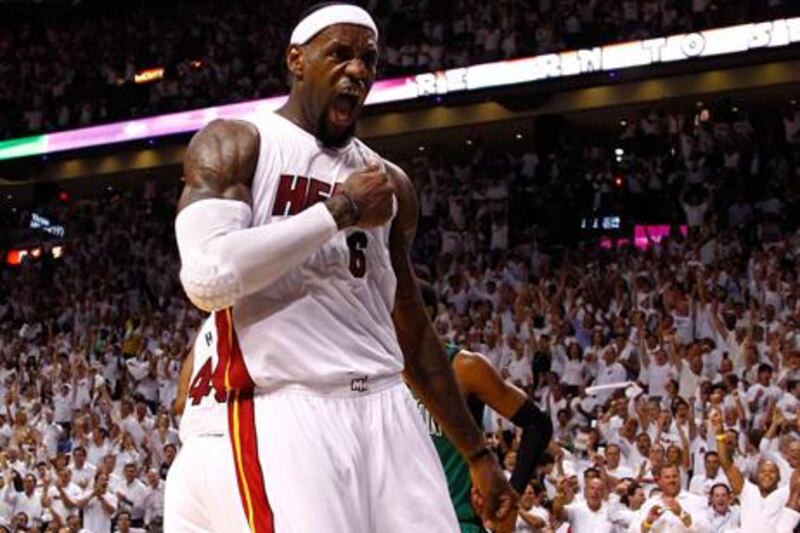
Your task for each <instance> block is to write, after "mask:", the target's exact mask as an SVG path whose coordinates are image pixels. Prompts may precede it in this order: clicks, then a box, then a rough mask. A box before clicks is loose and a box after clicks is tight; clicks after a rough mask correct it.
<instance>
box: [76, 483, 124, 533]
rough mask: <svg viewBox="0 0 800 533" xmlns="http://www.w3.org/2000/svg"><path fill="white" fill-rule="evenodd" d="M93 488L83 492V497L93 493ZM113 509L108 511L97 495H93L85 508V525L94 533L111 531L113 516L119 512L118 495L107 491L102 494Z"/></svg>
mask: <svg viewBox="0 0 800 533" xmlns="http://www.w3.org/2000/svg"><path fill="white" fill-rule="evenodd" d="M92 492H93V489H89V490H87V491H86V492H84V493H83V497H84V498H86V497H87V496H89V495H91V494H92ZM101 498H103V499H104V500H105V501H106V503H107V504H109V505H110V506H111V507H112V508H113V511H112V512H111V513H109V512H107V511H106V509H105V508H104V507H103V504H102V503H100V501H99V500H98V498H97V497H94V496H92V499H91V500H89V503H87V504H86V507H84V508H83V527H84V528H85V529H86V530H88V531H91V532H92V533H106V532H107V531H111V517H112V516H114V514H115V513H116V512H117V497H116V496H114V495H113V494H109V493H105V494H103V495H102V496H101Z"/></svg>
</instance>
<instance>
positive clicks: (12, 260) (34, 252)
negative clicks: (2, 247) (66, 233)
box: [6, 245, 64, 266]
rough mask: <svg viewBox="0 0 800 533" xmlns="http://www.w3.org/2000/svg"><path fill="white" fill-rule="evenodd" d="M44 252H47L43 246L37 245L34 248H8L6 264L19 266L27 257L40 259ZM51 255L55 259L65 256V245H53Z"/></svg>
mask: <svg viewBox="0 0 800 533" xmlns="http://www.w3.org/2000/svg"><path fill="white" fill-rule="evenodd" d="M42 253H46V250H43V249H42V248H41V247H38V246H35V247H32V248H20V249H15V250H8V252H6V264H7V265H8V266H19V265H21V264H22V262H23V261H24V260H25V259H26V258H31V259H39V258H41V257H42ZM50 255H51V256H52V257H53V259H60V258H61V257H63V256H64V246H62V245H58V246H53V247H52V248H51V249H50Z"/></svg>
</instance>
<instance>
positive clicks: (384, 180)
mask: <svg viewBox="0 0 800 533" xmlns="http://www.w3.org/2000/svg"><path fill="white" fill-rule="evenodd" d="M341 192H342V193H343V194H341V195H334V196H332V197H331V198H330V200H328V202H327V205H328V208H329V209H330V210H331V213H332V214H333V217H334V218H335V219H336V222H337V224H338V225H339V227H340V228H342V227H346V226H351V225H354V226H358V227H359V228H364V229H366V228H374V227H376V226H381V225H383V224H385V223H386V222H387V221H388V220H389V219H390V218H391V216H392V209H393V204H394V202H393V200H394V185H393V183H392V180H391V178H390V177H389V174H387V172H386V166H385V165H384V164H383V162H382V161H375V162H371V163H370V164H369V165H367V167H366V168H365V169H364V170H361V171H358V172H354V173H353V174H351V175H350V176H348V177H347V179H346V180H345V181H344V183H343V184H342V190H341Z"/></svg>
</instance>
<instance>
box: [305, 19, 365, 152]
mask: <svg viewBox="0 0 800 533" xmlns="http://www.w3.org/2000/svg"><path fill="white" fill-rule="evenodd" d="M302 50H303V69H302V79H301V80H298V81H299V82H300V83H301V84H302V91H303V94H304V96H305V97H304V101H303V106H304V109H303V112H304V113H305V115H306V116H307V117H309V118H313V119H314V120H316V121H317V135H318V137H319V138H320V140H321V141H322V142H323V143H325V144H326V145H332V146H341V145H343V144H345V143H346V142H347V141H348V140H349V139H350V137H352V136H353V133H354V132H355V127H356V120H357V119H358V117H359V115H360V114H361V109H362V107H363V105H364V100H365V99H366V97H367V94H368V93H369V90H370V88H372V83H373V82H374V81H375V73H376V72H375V71H376V67H377V61H378V45H377V44H376V42H375V34H374V33H372V31H371V30H369V29H367V28H364V27H362V26H356V25H353V24H336V25H333V26H331V27H329V28H326V29H325V30H323V31H322V32H320V33H319V35H317V36H316V37H314V38H313V39H312V40H311V42H309V43H308V44H307V45H305V46H303V47H302Z"/></svg>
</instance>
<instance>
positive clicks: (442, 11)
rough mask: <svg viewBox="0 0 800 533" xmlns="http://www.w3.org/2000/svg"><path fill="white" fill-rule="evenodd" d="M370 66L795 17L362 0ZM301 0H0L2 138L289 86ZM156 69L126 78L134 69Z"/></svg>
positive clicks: (607, 4)
mask: <svg viewBox="0 0 800 533" xmlns="http://www.w3.org/2000/svg"><path fill="white" fill-rule="evenodd" d="M360 3H361V4H363V5H365V6H366V7H367V8H368V9H369V10H370V12H371V13H373V14H374V16H375V18H376V20H377V22H378V25H379V27H380V30H381V44H382V46H381V55H382V57H381V61H380V62H379V64H380V65H381V71H380V76H382V77H386V76H396V75H406V74H411V73H417V72H427V71H431V70H435V69H440V68H452V67H463V66H467V65H470V64H476V63H480V62H486V61H495V60H499V59H507V58H514V57H522V56H527V55H532V54H538V53H546V52H553V51H557V50H562V49H565V48H570V49H571V48H576V47H584V46H594V45H599V44H605V43H609V42H615V41H620V40H628V39H634V38H645V37H650V36H655V35H664V34H668V33H673V32H679V31H688V30H698V29H704V28H708V27H712V26H721V25H728V24H734V23H740V22H745V21H758V20H764V19H770V18H777V17H781V16H787V15H791V14H796V13H797V12H798V11H800V6H798V5H797V4H796V2H790V1H789V0H732V1H726V2H721V1H720V0H563V1H558V2H556V1H553V0H503V1H500V2H481V1H476V0H448V1H438V0H437V1H432V0H427V1H403V0H391V1H385V0H368V1H362V2H360ZM306 5H307V3H304V2H294V1H291V0H277V1H271V2H260V1H257V0H236V1H235V2H225V3H220V2H213V1H210V0H201V1H189V0H171V1H168V2H158V3H156V4H153V3H152V2H144V1H139V2H131V3H127V4H114V5H113V6H112V5H111V4H108V3H106V2H92V1H87V2H84V3H83V4H79V5H78V6H77V7H70V8H61V9H59V10H58V11H55V12H54V11H53V10H54V8H53V7H51V6H47V5H44V6H38V7H37V6H33V7H30V6H28V7H26V8H22V7H20V5H19V4H15V7H11V6H8V5H5V4H3V5H1V6H0V10H2V11H0V13H2V14H3V16H0V139H6V138H12V137H19V136H24V135H29V134H34V133H43V132H49V131H57V130H63V129H68V128H74V127H82V126H88V125H92V124H97V123H103V122H109V121H113V120H123V119H127V118H135V117H140V116H147V115H154V114H159V113H166V112H172V111H178V110H184V109H193V108H201V107H205V106H209V105H218V104H225V103H232V102H238V101H243V100H251V99H256V98H263V97H266V96H271V95H275V94H278V93H282V92H285V91H286V87H287V85H286V74H285V68H284V66H283V65H284V59H283V54H284V50H285V45H286V42H287V40H288V35H289V32H290V31H291V25H292V24H291V21H294V20H296V19H297V17H298V16H299V15H300V13H301V12H302V10H303V8H304V7H305V6H306ZM158 67H164V69H165V70H164V78H163V79H161V80H158V81H153V82H151V83H146V84H136V83H134V81H135V75H136V73H137V72H140V71H143V70H146V69H151V68H158Z"/></svg>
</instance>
